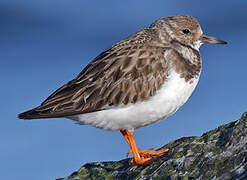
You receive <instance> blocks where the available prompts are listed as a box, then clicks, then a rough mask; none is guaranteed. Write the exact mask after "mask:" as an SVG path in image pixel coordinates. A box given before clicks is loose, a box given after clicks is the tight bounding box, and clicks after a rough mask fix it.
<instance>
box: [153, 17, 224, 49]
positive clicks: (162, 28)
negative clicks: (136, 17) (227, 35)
mask: <svg viewBox="0 0 247 180" xmlns="http://www.w3.org/2000/svg"><path fill="white" fill-rule="evenodd" d="M151 27H153V28H155V29H156V30H157V31H158V36H159V38H160V40H161V41H162V42H163V43H164V44H167V43H171V42H173V41H176V42H179V43H180V44H182V45H186V46H190V47H192V48H194V49H199V47H200V46H201V45H202V44H204V43H213V44H227V42H225V41H222V40H219V39H217V38H215V37H212V36H208V35H205V34H203V32H202V29H201V26H200V24H199V23H198V21H197V20H196V19H195V18H194V17H192V16H188V15H178V16H169V17H165V18H160V19H158V20H156V21H155V22H154V23H153V24H152V25H151Z"/></svg>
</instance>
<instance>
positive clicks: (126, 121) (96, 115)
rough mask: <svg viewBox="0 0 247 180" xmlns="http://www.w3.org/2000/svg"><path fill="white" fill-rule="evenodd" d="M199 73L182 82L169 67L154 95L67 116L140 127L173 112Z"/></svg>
mask: <svg viewBox="0 0 247 180" xmlns="http://www.w3.org/2000/svg"><path fill="white" fill-rule="evenodd" d="M198 80H199V77H197V78H195V79H193V80H191V83H188V82H185V80H184V79H183V78H180V75H179V74H177V73H176V72H175V71H174V70H171V71H170V73H169V77H168V79H167V81H166V82H165V83H164V84H163V85H162V86H161V88H160V89H159V90H158V91H157V92H156V94H155V95H154V96H152V97H151V98H149V99H148V100H146V101H144V102H138V103H136V104H130V105H123V106H121V107H112V108H110V109H106V110H103V111H97V112H93V113H86V114H81V115H75V116H71V117H68V118H69V119H73V120H76V121H77V122H78V123H80V124H90V125H93V126H95V127H97V128H102V129H105V130H112V131H117V130H125V129H132V128H134V129H135V128H140V127H143V126H146V125H149V124H152V123H154V122H157V121H160V120H162V119H164V118H166V117H168V116H170V115H171V114H173V113H175V112H176V111H177V110H178V109H179V108H180V107H181V106H182V105H183V104H184V103H185V102H186V101H187V100H188V98H189V97H190V95H191V94H192V92H193V91H194V89H195V87H196V85H197V83H198Z"/></svg>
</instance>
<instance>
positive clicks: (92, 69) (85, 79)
mask: <svg viewBox="0 0 247 180" xmlns="http://www.w3.org/2000/svg"><path fill="white" fill-rule="evenodd" d="M203 43H218V44H226V42H224V41H221V40H218V39H216V38H214V37H210V36H207V35H204V34H203V33H202V30H201V27H200V25H199V23H198V22H197V20H196V19H195V18H193V17H191V16H187V15H180V16H171V17H166V18H160V19H158V20H156V21H155V22H154V23H153V24H151V25H150V26H149V27H148V28H145V29H143V30H141V31H139V32H137V33H135V34H133V35H132V36H129V37H128V38H126V39H125V40H123V41H121V42H119V43H117V44H116V45H114V46H112V47H111V48H109V49H108V50H106V51H104V52H103V53H101V54H100V55H99V56H98V57H96V58H95V59H94V60H93V61H92V62H91V63H90V64H89V65H88V66H87V67H86V68H85V69H84V70H83V71H82V72H81V73H80V74H79V75H78V76H77V77H76V78H75V79H73V80H72V81H70V82H68V83H67V84H65V85H64V86H62V87H61V88H59V89H58V90H57V91H55V92H54V93H53V94H52V95H50V96H49V97H48V98H47V99H46V100H45V101H44V102H43V103H42V104H41V105H40V106H38V107H36V108H34V109H32V110H29V111H27V112H24V113H21V114H20V115H19V118H22V119H38V118H53V117H67V118H69V119H72V120H75V121H77V122H78V123H79V124H90V125H93V126H95V127H98V128H102V129H106V130H112V131H116V130H118V131H120V132H121V133H122V135H123V136H124V138H125V139H126V141H127V143H128V144H129V146H130V148H131V150H130V151H129V154H130V153H133V160H134V161H135V162H136V163H137V164H138V165H147V164H150V163H151V162H153V161H154V158H157V157H160V156H161V155H163V154H164V153H165V152H167V151H168V149H161V150H158V151H153V150H140V149H139V148H138V147H137V146H136V143H135V140H134V129H136V128H140V127H143V126H147V125H149V124H152V123H154V122H157V121H160V120H162V119H164V118H166V117H168V116H170V115H172V114H173V113H175V112H176V111H177V110H178V109H179V108H180V107H181V106H182V105H183V104H184V103H185V102H186V101H187V100H188V98H189V97H190V96H191V94H192V92H193V91H194V89H195V87H196V85H197V83H198V80H199V76H200V72H201V57H200V53H199V47H200V46H201V44H203Z"/></svg>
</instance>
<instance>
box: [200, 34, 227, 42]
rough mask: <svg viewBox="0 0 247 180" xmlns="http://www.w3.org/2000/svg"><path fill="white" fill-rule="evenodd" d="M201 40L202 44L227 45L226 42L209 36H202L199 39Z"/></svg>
mask: <svg viewBox="0 0 247 180" xmlns="http://www.w3.org/2000/svg"><path fill="white" fill-rule="evenodd" d="M199 40H200V41H201V43H211V44H227V42H226V41H222V40H219V39H217V38H215V37H212V36H208V35H206V34H203V35H201V37H200V38H199Z"/></svg>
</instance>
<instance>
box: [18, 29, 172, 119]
mask: <svg viewBox="0 0 247 180" xmlns="http://www.w3.org/2000/svg"><path fill="white" fill-rule="evenodd" d="M151 37H152V38H151ZM154 37H155V36H154V35H153V36H152V35H151V34H150V32H149V31H148V29H144V30H142V31H139V32H137V33H136V34H134V35H132V36H130V37H128V38H127V39H125V40H123V41H121V42H119V43H117V44H116V45H115V46H113V47H111V48H110V49H108V50H106V51H104V52H103V53H101V54H100V55H99V56H97V57H96V58H95V59H94V60H93V61H92V62H91V63H90V64H89V65H87V66H86V67H85V68H84V69H83V70H82V72H81V73H80V74H79V75H78V76H77V77H76V78H75V79H73V80H72V81H69V82H68V83H67V84H65V85H63V86H62V87H61V88H59V89H58V90H56V91H55V92H54V93H53V94H51V95H50V96H49V97H48V98H47V99H46V100H45V101H44V102H43V103H42V104H41V105H40V106H38V107H36V108H34V109H32V110H29V111H27V112H24V113H22V114H20V115H19V117H20V118H24V119H36V118H53V117H64V116H71V115H76V114H82V113H89V112H95V111H100V110H104V108H105V107H108V108H109V107H111V106H119V105H123V104H125V105H126V104H129V103H137V102H140V101H143V100H145V99H147V98H149V97H150V96H153V95H154V94H155V92H156V91H157V90H158V89H159V88H160V87H161V85H162V83H163V82H164V81H165V79H166V77H167V72H168V60H167V59H165V57H164V52H165V51H166V50H167V47H161V46H160V44H159V46H155V43H154V42H155V41H156V40H157V39H155V38H154Z"/></svg>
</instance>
